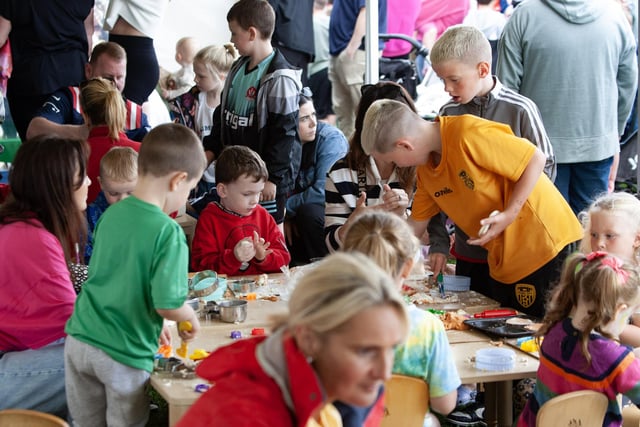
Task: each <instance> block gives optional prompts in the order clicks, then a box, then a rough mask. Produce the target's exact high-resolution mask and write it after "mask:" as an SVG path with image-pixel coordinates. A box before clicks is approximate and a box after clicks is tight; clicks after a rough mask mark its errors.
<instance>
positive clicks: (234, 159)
mask: <svg viewBox="0 0 640 427" xmlns="http://www.w3.org/2000/svg"><path fill="white" fill-rule="evenodd" d="M267 177H268V173H267V168H266V166H265V164H264V162H263V161H262V159H261V158H260V156H258V154H257V153H256V152H254V151H253V150H251V149H250V148H248V147H244V146H241V145H236V146H231V147H227V148H225V149H224V151H223V152H222V154H220V157H219V159H218V161H217V163H216V189H217V191H218V195H219V196H220V202H212V203H209V204H208V205H207V207H206V208H205V209H204V210H203V211H202V213H201V214H200V217H199V218H198V224H197V225H196V233H195V235H194V237H193V245H192V246H193V249H192V267H193V269H194V270H195V271H200V270H215V271H217V272H218V273H223V274H228V275H241V274H260V273H274V272H280V271H281V270H280V267H282V266H285V265H289V262H290V261H291V256H290V255H289V251H288V250H287V246H286V244H285V241H284V235H283V234H282V232H281V231H280V229H279V228H278V225H277V224H276V222H275V220H274V219H273V218H272V217H271V216H270V215H269V213H268V212H267V211H266V209H264V208H263V207H262V206H260V205H259V204H258V201H259V199H260V194H261V193H262V189H263V188H264V185H265V181H266V180H267Z"/></svg>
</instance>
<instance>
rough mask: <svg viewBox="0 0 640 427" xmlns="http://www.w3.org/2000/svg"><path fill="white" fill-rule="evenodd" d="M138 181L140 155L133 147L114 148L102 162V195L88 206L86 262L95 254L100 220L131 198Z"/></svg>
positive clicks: (100, 179) (100, 176)
mask: <svg viewBox="0 0 640 427" xmlns="http://www.w3.org/2000/svg"><path fill="white" fill-rule="evenodd" d="M137 181H138V153H137V152H136V151H135V150H134V149H132V148H131V147H113V148H111V149H110V150H109V151H107V154H105V155H104V157H102V159H101V160H100V175H98V184H100V189H101V191H100V193H98V197H97V198H96V200H95V201H94V202H93V203H91V204H90V205H89V206H87V211H86V215H87V225H88V226H89V233H88V238H87V244H86V246H85V250H84V260H85V262H86V263H87V264H89V260H90V259H91V254H92V253H93V242H92V237H93V231H94V230H95V228H96V224H97V223H98V219H100V217H101V216H102V214H103V213H104V211H106V210H107V208H108V207H109V205H112V204H114V203H116V202H119V201H120V200H122V199H124V198H126V197H129V196H130V195H131V193H132V192H133V189H134V188H135V186H136V182H137Z"/></svg>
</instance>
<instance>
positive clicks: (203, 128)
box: [195, 92, 216, 182]
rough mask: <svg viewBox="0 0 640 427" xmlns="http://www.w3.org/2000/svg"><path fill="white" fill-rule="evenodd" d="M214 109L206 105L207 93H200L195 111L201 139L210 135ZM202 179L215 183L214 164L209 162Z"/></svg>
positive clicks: (197, 130) (197, 128) (197, 129)
mask: <svg viewBox="0 0 640 427" xmlns="http://www.w3.org/2000/svg"><path fill="white" fill-rule="evenodd" d="M215 109H216V107H210V106H208V105H207V93H206V92H200V93H199V94H198V110H197V111H196V123H195V125H196V132H197V133H198V135H199V136H200V139H203V138H204V137H205V136H207V135H209V134H210V133H211V126H213V111H214V110H215ZM202 178H203V179H204V180H205V181H206V182H216V162H211V164H210V165H209V167H208V168H207V169H205V171H204V174H203V175H202Z"/></svg>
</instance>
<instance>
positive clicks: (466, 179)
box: [458, 170, 475, 190]
mask: <svg viewBox="0 0 640 427" xmlns="http://www.w3.org/2000/svg"><path fill="white" fill-rule="evenodd" d="M458 176H459V177H460V179H462V182H464V185H466V186H467V187H468V188H469V190H473V189H474V188H475V184H474V183H473V178H471V177H470V176H469V175H467V172H465V171H464V170H461V171H460V172H458Z"/></svg>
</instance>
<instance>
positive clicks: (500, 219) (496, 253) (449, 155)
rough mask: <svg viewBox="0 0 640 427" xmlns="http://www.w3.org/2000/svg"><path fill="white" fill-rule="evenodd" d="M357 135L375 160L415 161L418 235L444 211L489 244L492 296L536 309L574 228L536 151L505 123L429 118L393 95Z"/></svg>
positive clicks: (539, 311) (477, 241)
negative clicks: (423, 116)
mask: <svg viewBox="0 0 640 427" xmlns="http://www.w3.org/2000/svg"><path fill="white" fill-rule="evenodd" d="M362 143H363V149H364V151H365V152H366V153H367V154H370V155H372V156H373V157H374V158H376V159H378V160H381V161H384V162H388V163H393V164H395V165H397V166H398V167H406V166H417V167H418V168H417V176H418V189H417V191H416V195H415V197H414V200H413V209H412V213H411V217H410V218H409V223H410V224H411V225H412V226H413V228H414V231H415V233H416V235H417V236H421V235H422V233H423V232H424V230H425V229H426V226H427V223H428V221H429V218H431V217H433V216H434V215H435V214H436V213H438V212H440V211H443V212H445V213H446V214H447V215H449V217H450V218H451V219H452V220H453V221H454V222H455V224H456V225H457V226H458V227H460V228H461V229H462V230H463V231H464V232H465V233H466V234H468V235H469V236H474V237H472V238H471V239H469V240H468V241H467V243H469V244H470V245H477V246H484V247H485V248H486V249H487V251H488V257H487V262H488V266H489V274H490V280H491V281H492V286H493V287H494V289H495V290H496V297H498V301H500V303H501V304H502V305H504V306H509V307H512V308H515V309H518V310H520V311H523V312H525V313H527V314H530V315H533V316H538V317H542V315H543V314H544V301H545V298H546V293H547V290H548V289H549V288H550V286H551V285H552V283H554V282H555V281H556V280H557V279H558V277H559V272H560V267H561V265H562V262H563V261H564V259H565V257H566V256H567V254H568V253H569V251H570V245H572V244H573V243H575V242H576V241H578V240H580V238H581V237H582V228H581V226H580V223H579V222H578V220H577V218H576V217H575V215H574V214H573V212H572V211H571V208H570V207H569V205H568V204H567V202H566V201H565V200H564V198H563V197H562V195H561V194H560V193H559V192H558V190H557V189H556V188H555V186H554V185H553V183H552V182H551V181H550V180H549V178H548V177H547V176H546V175H544V174H542V169H543V167H544V163H545V156H544V154H543V153H542V151H540V150H539V149H538V148H536V147H535V146H534V145H533V144H531V143H530V142H529V141H527V140H526V139H523V138H519V137H516V136H515V135H513V132H512V131H511V129H510V128H509V127H508V126H506V125H503V124H500V123H496V122H491V121H488V120H485V119H482V118H479V117H475V116H472V115H463V116H451V117H439V118H438V120H437V121H435V122H428V121H425V120H423V119H422V118H421V117H420V116H419V115H418V114H416V113H414V112H413V111H411V110H410V109H409V108H408V107H406V105H405V104H403V103H400V102H398V101H392V100H381V101H376V102H375V103H373V104H372V105H371V107H370V108H369V110H367V114H366V116H365V120H364V127H363V132H362ZM494 211H497V212H494ZM485 225H486V226H487V227H488V230H482V231H484V233H482V232H481V228H484V227H483V226H485Z"/></svg>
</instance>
